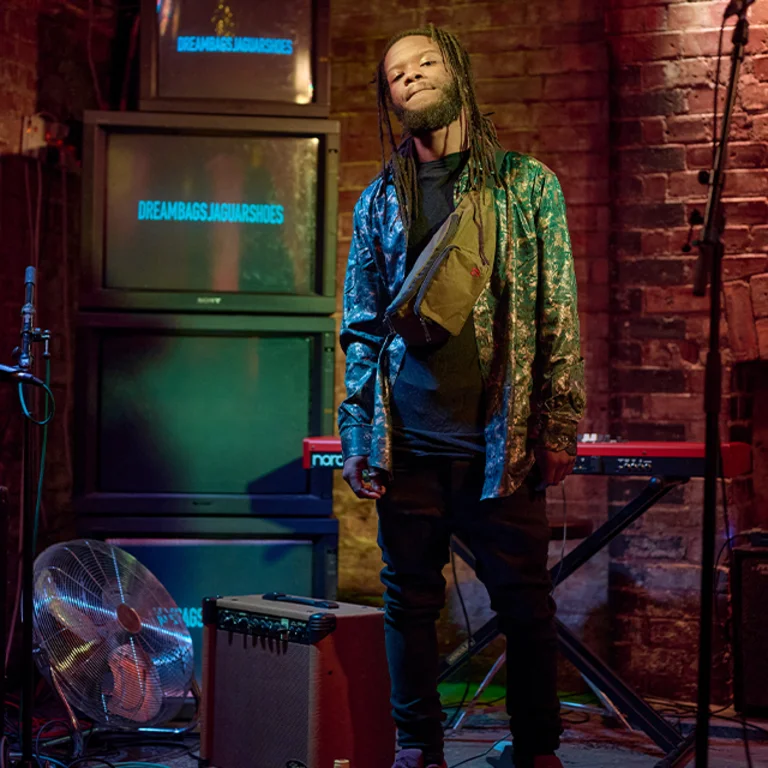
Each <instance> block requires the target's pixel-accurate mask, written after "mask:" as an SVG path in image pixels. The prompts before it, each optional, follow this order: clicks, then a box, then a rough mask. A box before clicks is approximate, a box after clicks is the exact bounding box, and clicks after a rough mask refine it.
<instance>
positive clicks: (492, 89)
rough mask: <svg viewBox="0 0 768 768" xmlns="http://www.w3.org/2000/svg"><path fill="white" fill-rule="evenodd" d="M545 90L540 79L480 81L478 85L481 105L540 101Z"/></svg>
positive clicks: (514, 78) (511, 78)
mask: <svg viewBox="0 0 768 768" xmlns="http://www.w3.org/2000/svg"><path fill="white" fill-rule="evenodd" d="M543 88H544V84H543V82H542V78H540V77H507V78H503V79H494V80H480V81H478V83H477V96H478V100H479V101H480V103H481V104H503V103H505V102H519V101H539V100H540V99H541V98H542V91H543Z"/></svg>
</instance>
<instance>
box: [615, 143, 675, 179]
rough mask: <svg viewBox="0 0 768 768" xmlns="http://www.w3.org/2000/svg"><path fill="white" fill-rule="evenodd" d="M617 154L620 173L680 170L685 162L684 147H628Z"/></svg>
mask: <svg viewBox="0 0 768 768" xmlns="http://www.w3.org/2000/svg"><path fill="white" fill-rule="evenodd" d="M617 154H618V158H617V160H618V162H617V166H618V169H619V172H620V173H643V172H648V171H650V172H654V171H659V172H661V171H682V170H683V169H684V168H685V162H686V150H685V148H684V147H647V148H643V149H628V150H624V151H622V152H619V153H617Z"/></svg>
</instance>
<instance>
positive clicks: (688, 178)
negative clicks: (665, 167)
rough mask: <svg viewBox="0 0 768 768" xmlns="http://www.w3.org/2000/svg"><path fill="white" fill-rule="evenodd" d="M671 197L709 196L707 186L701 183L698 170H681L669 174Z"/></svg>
mask: <svg viewBox="0 0 768 768" xmlns="http://www.w3.org/2000/svg"><path fill="white" fill-rule="evenodd" d="M669 194H670V197H695V198H701V197H706V196H707V187H705V186H703V185H702V184H700V183H699V173H698V171H681V172H680V173H670V174H669Z"/></svg>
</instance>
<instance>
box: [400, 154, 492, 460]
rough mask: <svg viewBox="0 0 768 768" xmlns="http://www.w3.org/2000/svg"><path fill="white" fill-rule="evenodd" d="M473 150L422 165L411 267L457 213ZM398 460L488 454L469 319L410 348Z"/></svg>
mask: <svg viewBox="0 0 768 768" xmlns="http://www.w3.org/2000/svg"><path fill="white" fill-rule="evenodd" d="M468 155H469V153H468V152H456V153H454V154H451V155H447V156H446V157H443V158H441V159H440V160H435V161H433V162H428V163H421V164H420V166H419V169H418V181H419V188H420V192H421V205H420V206H419V213H418V216H417V217H416V219H415V221H414V222H413V224H412V226H411V230H410V232H409V236H408V253H407V256H406V268H407V270H408V271H410V269H411V268H412V267H413V265H414V263H415V262H416V259H417V258H418V256H419V254H420V253H421V251H422V249H423V248H424V246H426V244H427V243H428V242H429V240H430V238H431V237H432V235H434V233H435V232H436V231H437V230H438V229H439V228H440V225H441V224H442V223H443V222H444V221H445V219H446V218H447V217H448V216H449V215H450V213H451V212H452V211H453V210H454V207H455V206H454V204H453V188H454V185H455V183H456V181H457V180H458V178H459V176H460V175H461V172H462V170H463V167H464V164H465V163H466V160H467V157H468ZM392 425H393V451H394V454H395V458H396V459H397V458H407V457H408V456H444V457H446V458H456V459H472V458H476V457H477V456H479V455H482V454H484V452H485V437H484V435H483V427H484V425H485V408H484V399H483V381H482V377H481V375H480V364H479V361H478V357H477V343H476V341H475V326H474V322H473V320H472V316H471V315H470V317H469V319H468V320H467V322H466V323H465V325H464V328H463V329H462V331H461V333H460V334H459V335H458V336H451V337H450V338H449V339H448V340H447V341H445V342H443V343H440V344H432V345H427V346H419V347H416V346H412V347H407V348H406V351H405V358H404V360H403V365H402V367H401V369H400V372H399V374H398V376H397V379H396V380H395V386H394V388H393V390H392Z"/></svg>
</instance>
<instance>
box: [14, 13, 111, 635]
mask: <svg viewBox="0 0 768 768" xmlns="http://www.w3.org/2000/svg"><path fill="white" fill-rule="evenodd" d="M94 6H95V11H94V22H95V23H94V24H93V25H92V40H91V43H92V46H91V50H92V56H93V60H94V66H95V67H96V70H97V73H98V76H99V77H103V82H104V84H106V83H107V82H108V78H107V76H106V75H107V71H106V67H105V66H104V62H105V61H107V60H108V56H109V52H108V40H109V23H110V21H109V19H110V18H111V15H110V12H109V8H108V7H107V6H106V5H105V4H104V3H95V4H94ZM87 12H88V2H87V1H86V0H77V1H76V2H65V1H64V0H61V1H59V0H6V2H5V3H4V4H3V5H2V8H0V363H4V364H11V363H12V359H11V351H12V350H13V348H14V347H16V346H17V345H18V343H19V328H20V310H21V305H22V302H23V299H24V286H23V281H24V271H25V268H26V266H28V265H30V264H36V265H37V266H38V292H37V306H38V314H37V317H36V324H37V325H38V326H39V327H41V328H44V329H50V330H51V332H52V334H53V336H52V344H51V352H52V360H51V370H52V380H51V381H52V389H53V392H54V395H55V397H56V405H57V417H56V419H55V420H54V421H53V422H52V424H51V428H50V434H49V438H48V440H49V442H48V460H47V464H46V475H45V486H44V493H43V504H42V513H41V528H40V531H41V534H40V545H41V546H45V545H46V543H47V542H50V541H54V540H59V539H61V538H69V537H71V536H72V535H73V526H72V518H71V515H70V500H71V489H72V476H71V451H72V441H71V428H70V423H71V407H72V399H73V398H72V387H71V385H72V336H71V329H72V317H73V313H74V306H75V294H76V279H75V275H76V264H77V258H78V253H79V225H80V185H79V174H78V159H77V156H76V154H75V153H72V152H65V154H64V156H63V157H64V161H63V162H61V158H60V156H59V154H58V152H52V153H50V154H48V155H46V156H42V157H40V158H39V159H38V158H33V157H23V156H21V155H20V154H19V153H20V151H21V144H20V139H21V127H22V118H23V117H24V116H25V115H32V114H34V113H36V112H45V113H46V114H47V115H48V116H49V117H50V118H55V119H56V120H58V121H60V122H62V123H65V124H67V125H68V126H69V127H70V129H71V130H72V136H73V141H74V143H75V144H77V142H78V140H79V130H78V127H79V121H80V120H81V118H82V111H83V109H93V108H96V106H97V105H96V100H95V97H94V90H93V83H92V80H91V74H90V67H89V64H88V54H87V47H88V46H87V38H88V23H87V18H88V15H87ZM38 210H39V220H38ZM36 232H37V233H38V236H37V237H36V236H35V233H36ZM35 351H36V355H37V357H38V364H39V368H38V375H40V376H42V375H44V374H43V371H44V368H43V367H42V365H41V364H40V363H41V360H40V353H41V351H42V349H41V348H37V349H36V350H35ZM39 413H40V411H38V414H39ZM21 419H22V416H21V411H20V406H19V402H18V397H17V394H16V390H15V388H14V387H11V386H8V385H3V386H2V387H0V484H2V485H7V486H8V487H9V489H10V501H11V507H10V508H11V517H12V520H11V535H12V539H11V540H12V541H15V538H14V537H15V536H16V535H17V533H18V521H17V515H16V511H17V510H18V505H19V493H20V479H21V478H20V472H21V465H20V456H21V446H20V436H21V429H22V421H21ZM33 435H34V436H35V444H36V446H37V447H39V441H40V438H41V431H40V430H38V429H37V428H33ZM4 563H5V565H6V566H8V569H9V574H10V575H11V579H12V583H13V584H15V573H16V565H17V561H16V557H15V556H11V557H8V558H6V559H5V560H4ZM9 608H10V606H9ZM17 639H18V638H17Z"/></svg>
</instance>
